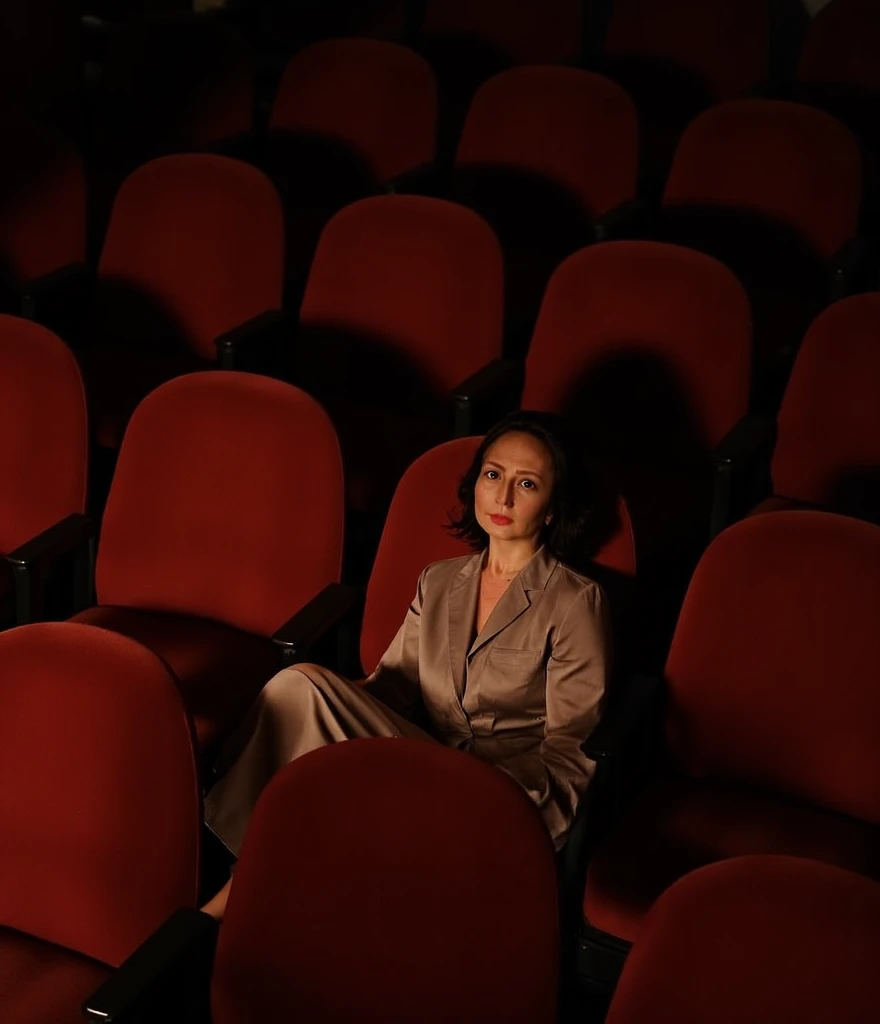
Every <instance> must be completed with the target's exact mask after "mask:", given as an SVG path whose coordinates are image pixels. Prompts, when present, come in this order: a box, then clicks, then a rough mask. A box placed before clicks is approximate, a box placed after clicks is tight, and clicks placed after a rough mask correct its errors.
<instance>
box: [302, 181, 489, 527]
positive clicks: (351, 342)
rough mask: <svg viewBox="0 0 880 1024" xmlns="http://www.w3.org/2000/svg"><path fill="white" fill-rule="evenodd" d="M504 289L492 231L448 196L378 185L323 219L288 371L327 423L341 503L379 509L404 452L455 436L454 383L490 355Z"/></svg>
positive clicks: (406, 457) (405, 459)
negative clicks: (334, 443) (380, 189)
mask: <svg viewBox="0 0 880 1024" xmlns="http://www.w3.org/2000/svg"><path fill="white" fill-rule="evenodd" d="M503 289H504V284H503V267H502V258H501V250H500V247H499V245H498V240H497V239H496V238H495V236H494V234H493V233H492V230H491V229H490V228H489V226H488V225H487V224H486V222H485V221H484V220H482V219H481V218H480V217H479V216H477V214H475V213H473V212H472V211H470V210H467V209H465V208H463V207H460V206H456V205H455V204H453V203H449V202H446V201H444V200H440V199H429V198H425V197H420V196H378V197H375V198H372V199H364V200H361V201H360V202H358V203H354V204H352V205H351V206H348V207H346V208H345V209H344V210H342V211H341V212H340V213H338V214H336V216H335V217H334V218H333V219H332V220H331V221H330V222H329V224H328V225H327V227H326V228H325V229H324V232H323V234H322V235H321V240H320V242H319V244H318V249H317V252H316V253H315V259H314V262H313V264H312V268H311V272H310V274H309V278H308V282H307V285H306V291H305V297H304V299H303V302H302V306H301V308H300V317H299V332H298V336H297V341H296V345H295V346H294V353H293V374H294V376H293V379H294V381H295V382H296V383H297V384H299V385H300V386H301V387H303V388H304V389H305V390H307V391H309V392H310V393H311V394H314V395H315V397H316V398H318V399H319V401H321V402H322V404H323V405H324V406H325V407H326V409H327V410H328V412H329V413H330V416H331V418H332V419H333V422H334V424H335V425H336V429H337V431H338V432H339V437H340V443H341V445H342V452H343V459H344V461H345V466H346V489H347V495H348V502H349V505H350V507H352V508H355V509H358V510H361V511H373V512H375V511H378V512H379V513H380V514H384V510H385V507H387V502H388V500H389V499H390V497H391V493H392V491H393V490H394V487H395V485H396V483H397V481H398V480H399V479H400V477H401V475H402V473H403V471H404V469H405V468H406V467H407V466H408V465H409V463H410V462H411V461H412V460H413V459H414V458H415V457H416V456H417V455H419V454H421V453H422V452H424V451H426V450H427V449H428V448H430V447H431V446H432V445H435V444H437V443H439V442H440V441H443V440H446V439H448V438H449V437H452V436H454V427H455V407H454V405H453V400H452V395H453V393H458V392H460V391H461V390H462V389H461V387H460V384H461V383H462V382H464V381H465V380H466V379H468V378H471V376H472V375H473V374H475V373H476V372H477V371H478V370H480V369H481V368H482V367H483V366H485V365H486V364H488V363H489V362H491V361H492V360H493V359H497V358H498V357H499V356H500V355H501V345H502V331H503V304H504V296H503Z"/></svg>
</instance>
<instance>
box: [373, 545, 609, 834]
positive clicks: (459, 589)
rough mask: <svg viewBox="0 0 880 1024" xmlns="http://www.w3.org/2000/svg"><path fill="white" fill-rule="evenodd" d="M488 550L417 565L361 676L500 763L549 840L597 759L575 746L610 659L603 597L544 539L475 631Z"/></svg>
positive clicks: (394, 703) (591, 723) (398, 705)
mask: <svg viewBox="0 0 880 1024" xmlns="http://www.w3.org/2000/svg"><path fill="white" fill-rule="evenodd" d="M485 558H486V552H482V553H477V554H474V555H465V556H464V557H461V558H452V559H448V560H447V561H443V562H435V563H434V564H433V565H429V566H428V568H427V569H425V570H424V572H423V573H422V575H421V576H420V578H419V582H418V588H417V590H416V595H415V598H414V600H413V603H412V605H411V606H410V609H409V612H408V613H407V616H406V619H405V620H404V622H403V625H402V626H401V627H400V629H399V631H398V633H397V636H396V637H395V638H394V640H393V641H392V643H391V646H390V647H389V648H388V650H387V651H386V652H385V654H384V656H383V657H382V660H381V662H380V663H379V666H378V667H377V669H376V671H375V672H374V673H373V674H372V675H371V676H370V678H369V679H368V680H367V681H366V686H367V688H368V691H369V692H370V693H372V694H374V695H375V696H376V697H378V698H379V699H380V700H382V701H383V703H385V704H387V705H388V706H389V707H391V708H392V709H393V710H396V711H398V712H400V713H401V714H403V715H405V716H406V717H408V718H412V717H413V715H414V713H415V712H416V710H417V708H418V705H419V702H422V703H423V704H424V708H425V710H426V711H427V714H428V717H429V719H430V728H431V730H432V732H433V733H434V735H435V736H436V737H437V738H438V739H440V740H442V741H443V742H444V743H446V744H448V745H449V746H453V747H457V748H459V749H461V750H467V751H469V752H471V753H473V754H475V755H476V756H477V757H479V758H481V759H482V760H484V761H489V762H491V763H492V764H494V765H496V766H497V767H499V768H501V769H503V770H504V771H506V772H508V774H510V775H511V776H512V777H513V778H515V779H516V780H517V781H518V782H519V783H520V784H521V785H522V786H523V787H524V788H525V790H526V791H527V792H528V794H529V796H531V798H532V799H533V800H534V802H535V804H536V805H537V807H538V808H539V810H540V811H541V813H542V814H543V816H544V819H545V821H546V824H547V827H548V828H549V830H550V834H551V836H552V838H553V840H554V844H555V845H556V847H557V848H558V847H559V846H561V845H562V843H563V842H564V841H565V838H566V836H567V833H568V830H569V828H570V826H571V823H572V820H573V818H574V814H575V811H576V809H577V804H578V800H579V799H580V797H581V796H582V795H583V792H584V790H585V788H586V786H587V784H588V782H589V781H590V777H591V775H592V773H593V770H594V768H595V762H593V761H591V760H590V759H589V758H587V757H586V756H585V755H584V753H583V751H582V749H581V747H582V744H583V742H584V740H586V739H587V737H588V736H589V735H590V733H591V732H592V731H593V729H594V727H595V726H596V724H597V722H598V720H599V715H600V712H601V707H602V699H603V696H604V693H605V687H606V681H607V677H608V672H609V668H610V666H609V658H610V651H611V642H610V641H611V638H610V635H609V632H610V626H609V621H608V613H607V605H606V601H605V598H604V595H603V593H602V590H601V589H600V587H599V586H598V584H596V583H594V582H593V581H592V580H590V579H587V578H586V577H585V576H581V575H579V574H578V573H576V572H574V571H573V570H572V569H569V568H568V567H567V566H566V565H564V564H563V563H561V562H560V561H558V559H556V558H554V557H552V556H551V555H550V554H549V553H548V552H547V551H546V549H545V548H543V547H542V548H541V549H539V550H538V551H537V552H536V554H535V555H534V556H533V557H532V559H531V561H530V562H529V563H528V564H527V565H526V566H525V567H524V568H523V570H522V571H521V572H520V573H519V575H518V576H516V577H515V578H514V579H513V580H512V581H511V583H510V586H509V587H508V588H507V590H506V591H505V592H504V593H503V594H502V596H501V598H500V600H499V601H498V604H497V605H496V606H495V608H494V609H493V611H492V614H491V615H490V616H489V618H488V620H487V622H486V624H485V626H484V627H483V629H482V631H481V632H480V634H479V635H478V636H476V637H474V635H473V634H474V626H475V622H476V614H477V601H478V597H479V590H480V572H481V570H482V568H483V565H484V564H485Z"/></svg>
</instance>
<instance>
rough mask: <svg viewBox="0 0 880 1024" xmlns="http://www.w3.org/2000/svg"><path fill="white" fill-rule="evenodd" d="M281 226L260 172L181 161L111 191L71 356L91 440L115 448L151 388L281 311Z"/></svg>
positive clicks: (212, 357) (228, 163)
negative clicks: (85, 314)
mask: <svg viewBox="0 0 880 1024" xmlns="http://www.w3.org/2000/svg"><path fill="white" fill-rule="evenodd" d="M283 278H284V220H283V215H282V212H281V203H280V200H279V198H278V194H277V192H276V191H275V189H274V188H273V186H272V184H271V182H270V181H269V180H268V178H266V177H265V175H263V174H262V173H261V172H260V171H258V170H257V169H256V168H254V167H250V166H248V165H247V164H244V163H240V162H239V161H237V160H232V159H229V158H228V157H221V156H214V155H209V154H188V155H177V156H168V157H162V158H160V159H158V160H153V161H151V162H150V163H148V164H146V165H144V166H143V167H141V168H140V169H139V170H137V171H136V172H135V173H134V174H132V175H131V176H130V177H129V178H128V179H126V181H125V183H124V184H123V186H122V188H121V189H120V191H119V194H118V196H117V199H116V202H115V204H114V207H113V214H112V217H111V220H110V226H109V228H108V231H107V237H106V239H105V242H104V247H103V250H102V252H101V259H100V262H99V264H98V280H97V290H96V295H95V301H94V304H93V308H92V315H91V320H90V326H89V328H88V330H87V337H86V340H85V343H84V344H83V346H82V347H81V349H80V351H79V358H80V362H81V365H82V367H83V372H84V376H85V378H86V386H87V388H88V391H89V399H90V411H91V415H92V420H93V427H94V431H95V434H96V436H97V440H98V443H99V444H101V445H104V446H105V447H108V448H117V447H118V445H119V442H120V440H121V438H122V433H123V431H124V429H125V424H126V422H127V420H128V417H129V416H130V415H131V413H132V411H133V410H134V408H135V406H136V405H137V403H138V402H139V401H140V400H141V399H142V398H143V397H144V396H145V395H146V394H148V393H149V392H150V391H151V390H153V388H155V387H158V385H159V384H161V383H163V382H164V381H166V380H169V379H170V378H172V377H174V376H177V375H178V374H180V373H186V372H189V371H192V370H200V369H205V368H207V367H209V366H211V364H212V363H214V362H215V361H216V359H217V349H216V345H215V342H216V340H217V338H219V337H220V336H222V335H224V334H228V333H229V332H231V331H233V330H235V329H237V328H240V327H242V325H245V324H247V323H249V322H252V321H253V320H255V318H257V317H259V316H260V315H261V314H265V313H268V312H270V311H272V310H278V309H280V307H281V299H282V288H283Z"/></svg>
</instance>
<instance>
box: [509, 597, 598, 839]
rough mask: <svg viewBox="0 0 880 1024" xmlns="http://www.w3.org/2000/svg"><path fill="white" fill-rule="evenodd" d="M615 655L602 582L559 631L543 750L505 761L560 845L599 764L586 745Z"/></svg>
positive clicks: (572, 607) (577, 603)
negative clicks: (586, 750) (585, 747)
mask: <svg viewBox="0 0 880 1024" xmlns="http://www.w3.org/2000/svg"><path fill="white" fill-rule="evenodd" d="M610 656H611V636H610V623H609V619H608V611H607V605H606V601H605V597H604V595H603V593H602V591H601V589H600V588H599V587H598V586H593V587H589V588H587V589H585V590H584V591H583V592H582V593H580V594H578V596H577V597H576V598H575V600H574V601H573V602H572V603H571V605H570V606H569V608H568V610H567V611H566V613H565V616H564V618H563V620H562V622H561V623H560V624H559V627H558V628H557V629H556V630H555V636H554V639H553V646H552V650H551V654H550V659H549V662H548V664H547V695H546V700H547V717H546V721H545V725H544V739H543V741H542V743H541V745H540V747H539V749H538V750H537V751H536V752H535V753H532V754H526V755H522V756H519V757H514V758H511V759H510V760H508V761H504V762H502V763H501V764H500V765H499V767H501V768H503V769H504V770H505V771H507V772H508V773H509V774H510V775H512V776H513V777H514V778H515V779H516V780H517V781H518V782H519V783H520V784H521V785H522V786H523V787H524V788H525V789H526V791H527V792H528V794H529V796H530V797H531V798H532V799H533V800H534V801H535V803H536V805H537V806H538V809H539V810H540V811H541V813H542V814H543V816H544V820H545V822H546V824H547V827H548V829H549V830H550V835H551V836H552V838H553V842H554V845H555V846H556V848H557V849H558V848H559V847H560V846H562V844H563V843H564V842H565V839H566V836H567V834H568V830H569V828H570V827H571V823H572V821H573V820H574V815H575V811H576V810H577V805H578V801H579V799H580V797H581V796H582V795H583V793H584V791H585V789H586V787H587V784H588V783H589V781H590V778H591V776H592V774H593V770H594V768H595V763H594V762H593V761H591V760H590V759H589V758H588V757H586V755H585V754H584V753H583V750H582V749H581V748H582V746H583V743H584V741H585V740H586V739H587V737H588V736H589V735H590V733H591V732H592V731H593V729H594V728H595V727H596V725H597V724H598V722H599V717H600V714H601V709H602V700H603V697H604V695H605V688H606V684H607V679H608V673H609V670H610Z"/></svg>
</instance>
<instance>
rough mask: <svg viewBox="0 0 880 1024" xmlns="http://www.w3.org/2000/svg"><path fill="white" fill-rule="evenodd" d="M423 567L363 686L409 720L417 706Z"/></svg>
mask: <svg viewBox="0 0 880 1024" xmlns="http://www.w3.org/2000/svg"><path fill="white" fill-rule="evenodd" d="M427 571H428V570H427V569H424V570H422V574H421V576H419V582H418V585H417V587H416V594H415V597H414V598H413V600H412V604H411V605H410V606H409V611H408V612H407V613H406V618H405V619H404V620H403V623H402V624H401V627H400V629H398V631H397V635H396V636H395V637H394V639H393V640H392V641H391V645H390V647H389V648H388V650H387V651H386V652H385V653H384V654H383V655H382V657H381V659H380V660H379V664H378V665H377V666H376V669H375V671H374V672H373V673H372V674H371V675H370V676H369V677H368V678H367V680H366V681H365V683H364V688H365V689H366V690H367V691H368V692H369V693H370V694H372V695H373V696H374V697H376V698H377V699H378V700H380V701H382V703H383V704H384V705H385V706H386V707H389V708H391V710H392V711H396V712H397V713H398V714H400V715H403V716H404V718H408V719H410V720H413V718H414V717H415V716H416V715H417V712H418V709H419V707H420V706H421V687H420V685H419V623H420V621H421V613H422V589H423V586H424V581H425V574H426V573H427Z"/></svg>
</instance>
